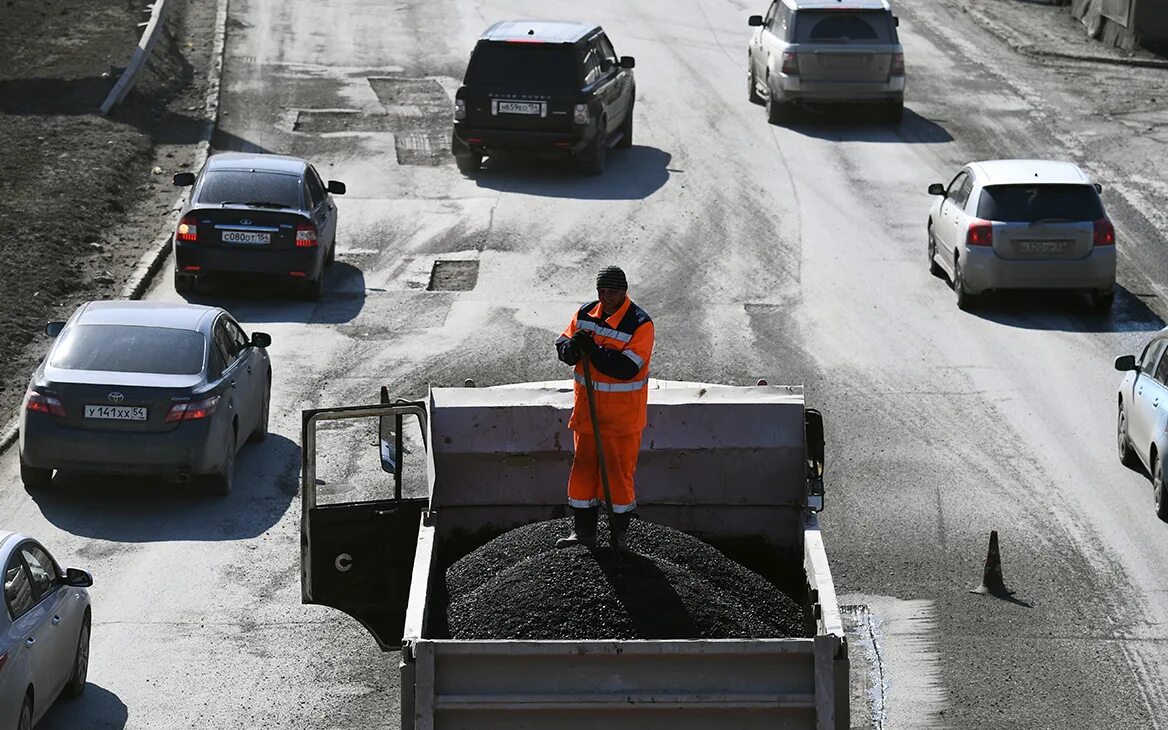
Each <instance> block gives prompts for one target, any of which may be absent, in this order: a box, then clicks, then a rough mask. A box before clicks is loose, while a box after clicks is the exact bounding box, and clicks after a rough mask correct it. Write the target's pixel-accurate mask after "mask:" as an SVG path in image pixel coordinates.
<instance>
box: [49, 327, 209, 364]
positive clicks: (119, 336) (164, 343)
mask: <svg viewBox="0 0 1168 730" xmlns="http://www.w3.org/2000/svg"><path fill="white" fill-rule="evenodd" d="M205 350H206V338H204V337H203V335H202V334H200V333H198V332H192V331H190V330H179V329H171V328H169V327H138V326H133V325H120V324H83V325H75V326H73V327H69V328H68V329H66V330H65V331H64V332H62V333H61V337H60V339H58V340H57V344H56V346H54V347H53V352H52V355H51V356H50V357H49V365H50V366H52V367H55V368H61V369H64V370H101V371H107V372H117V373H155V374H158V375H197V374H198V373H200V372H202V370H203V361H204V352H205Z"/></svg>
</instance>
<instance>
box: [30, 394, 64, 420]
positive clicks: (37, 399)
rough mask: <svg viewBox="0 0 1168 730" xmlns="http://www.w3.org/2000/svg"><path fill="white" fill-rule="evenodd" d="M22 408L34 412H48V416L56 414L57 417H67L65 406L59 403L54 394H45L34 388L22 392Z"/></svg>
mask: <svg viewBox="0 0 1168 730" xmlns="http://www.w3.org/2000/svg"><path fill="white" fill-rule="evenodd" d="M24 409H25V410H27V411H34V412H36V413H48V414H49V415H50V416H56V417H57V418H66V417H67V416H66V413H65V406H63V405H61V401H60V400H59V399H58V398H57V397H56V396H54V395H45V394H44V393H38V392H36V391H35V390H30V391H28V392H27V393H25V394H24Z"/></svg>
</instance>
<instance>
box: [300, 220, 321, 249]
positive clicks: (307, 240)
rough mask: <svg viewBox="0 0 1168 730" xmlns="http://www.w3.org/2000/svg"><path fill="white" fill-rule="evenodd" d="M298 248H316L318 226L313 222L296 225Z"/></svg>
mask: <svg viewBox="0 0 1168 730" xmlns="http://www.w3.org/2000/svg"><path fill="white" fill-rule="evenodd" d="M296 248H316V226H314V225H312V224H311V223H301V224H300V225H298V226H296Z"/></svg>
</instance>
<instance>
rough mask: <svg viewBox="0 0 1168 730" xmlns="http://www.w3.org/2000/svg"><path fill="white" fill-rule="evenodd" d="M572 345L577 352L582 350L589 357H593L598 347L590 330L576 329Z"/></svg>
mask: <svg viewBox="0 0 1168 730" xmlns="http://www.w3.org/2000/svg"><path fill="white" fill-rule="evenodd" d="M572 345H573V346H574V347H575V348H576V351H577V352H582V353H584V354H586V355H588V357H592V356H593V355H594V354H595V353H596V348H597V347H598V345H597V344H596V341H595V340H593V339H592V333H591V332H589V331H588V330H576V332H575V333H574V334H573V335H572Z"/></svg>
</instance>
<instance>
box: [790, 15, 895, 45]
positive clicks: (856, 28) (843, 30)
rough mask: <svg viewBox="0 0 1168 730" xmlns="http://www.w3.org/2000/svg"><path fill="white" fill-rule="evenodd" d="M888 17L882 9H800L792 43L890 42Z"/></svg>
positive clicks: (891, 27) (890, 31)
mask: <svg viewBox="0 0 1168 730" xmlns="http://www.w3.org/2000/svg"><path fill="white" fill-rule="evenodd" d="M895 34H896V31H895V30H894V29H893V25H892V18H891V16H890V15H889V14H888V13H886V12H884V11H883V10H867V11H866V10H853V11H843V10H800V11H798V12H796V13H795V34H794V40H795V42H796V43H893V42H895V39H896V35H895Z"/></svg>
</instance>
